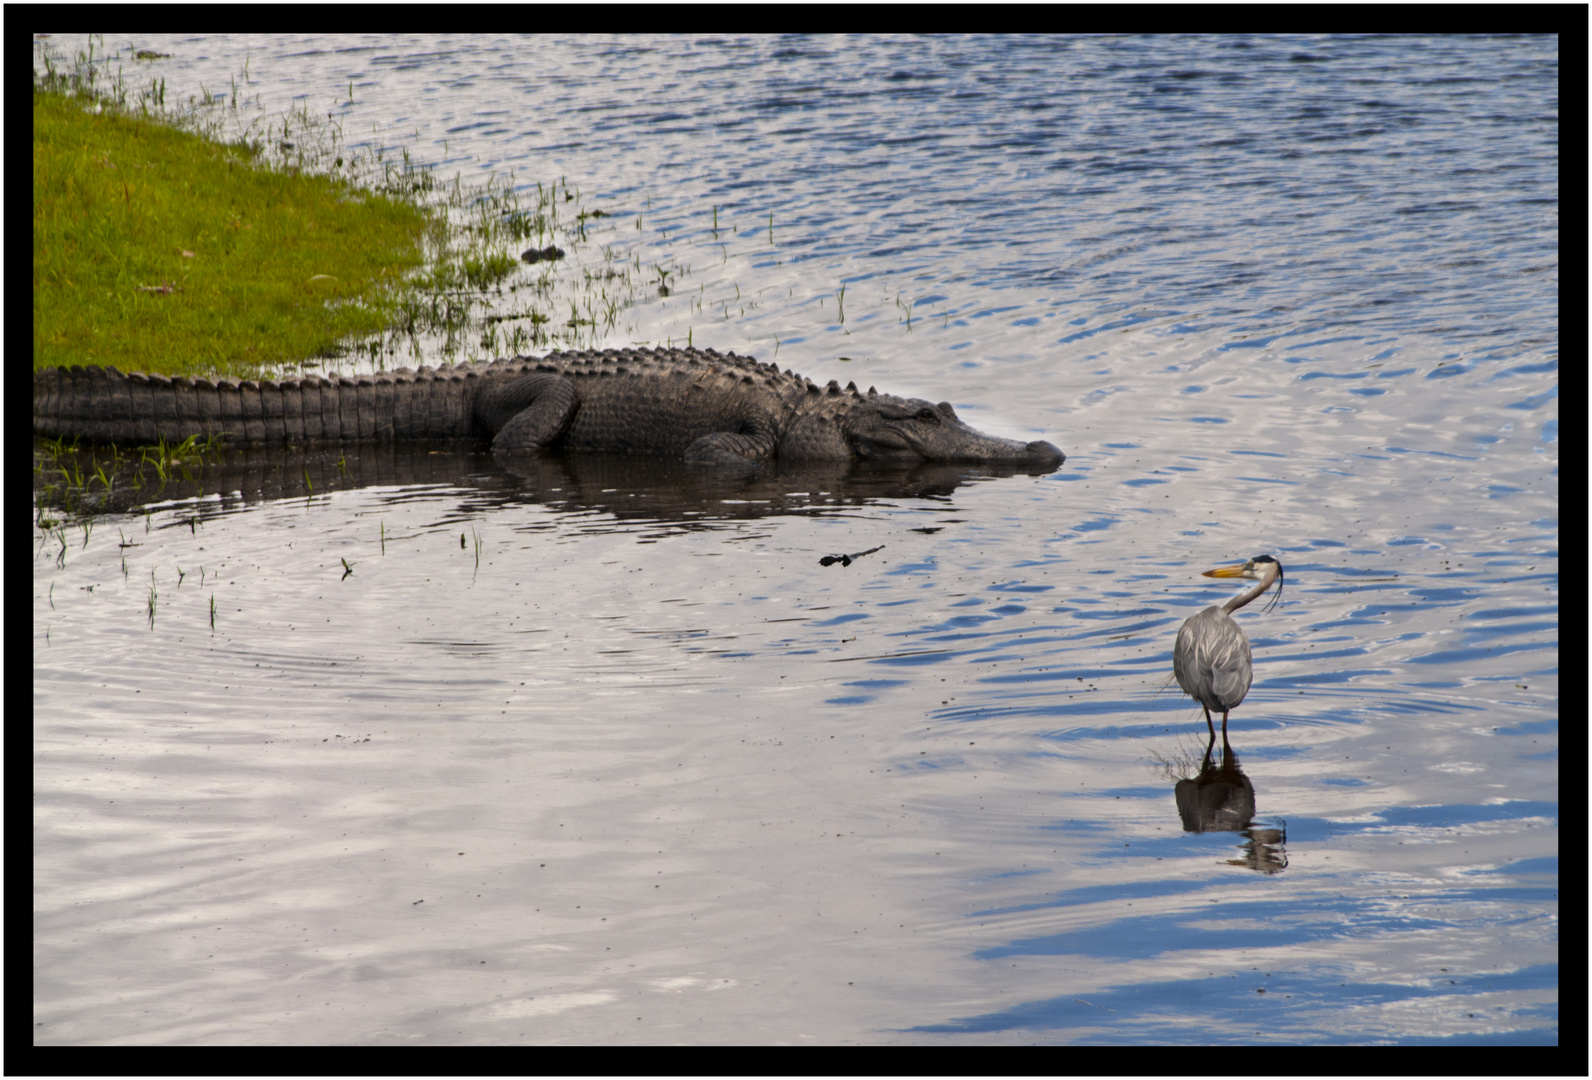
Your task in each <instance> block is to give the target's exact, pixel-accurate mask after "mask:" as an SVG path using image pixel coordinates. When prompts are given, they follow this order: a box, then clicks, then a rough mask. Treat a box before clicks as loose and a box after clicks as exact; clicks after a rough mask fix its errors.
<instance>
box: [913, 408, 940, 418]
mask: <svg viewBox="0 0 1592 1080" xmlns="http://www.w3.org/2000/svg"><path fill="white" fill-rule="evenodd" d="M939 418H940V414H939V413H937V412H935V411H934V410H933V409H919V410H918V415H917V419H919V420H938V419H939Z"/></svg>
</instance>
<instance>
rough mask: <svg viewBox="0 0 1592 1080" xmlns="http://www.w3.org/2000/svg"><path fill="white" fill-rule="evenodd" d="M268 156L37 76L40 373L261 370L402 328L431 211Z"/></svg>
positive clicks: (473, 273) (477, 276) (36, 343)
mask: <svg viewBox="0 0 1592 1080" xmlns="http://www.w3.org/2000/svg"><path fill="white" fill-rule="evenodd" d="M258 156H259V154H258V147H257V146H251V145H248V144H244V143H234V144H230V145H229V144H223V143H219V142H216V141H214V140H212V139H208V138H205V137H202V136H200V135H196V134H192V133H189V132H186V131H181V130H178V129H177V128H175V127H173V126H171V125H170V124H168V123H164V122H162V121H161V120H159V119H155V118H149V117H142V116H138V115H135V114H133V113H132V112H131V111H128V110H122V109H116V108H108V107H106V105H105V103H104V102H103V101H99V102H97V101H96V99H95V98H93V97H92V96H90V95H88V94H84V93H73V92H58V91H48V90H42V89H40V88H39V87H38V86H37V85H36V87H35V91H34V95H33V365H34V367H35V368H39V367H44V366H47V365H52V364H53V365H58V366H59V365H65V364H113V365H115V366H116V367H118V368H120V369H122V370H123V371H158V372H164V373H167V374H197V373H210V372H216V373H223V374H233V375H250V374H261V373H264V372H267V371H270V370H272V369H278V368H280V367H281V366H283V365H287V364H293V363H297V362H301V361H303V360H305V359H307V358H311V357H316V356H322V355H330V354H332V353H334V352H335V351H336V350H337V348H338V345H339V342H345V341H347V340H349V339H354V338H359V337H364V336H369V335H375V334H379V333H381V332H382V331H383V330H384V329H386V328H388V327H390V326H392V325H394V324H396V323H398V322H399V321H400V319H401V317H402V314H401V313H402V311H403V310H404V306H405V304H404V302H405V295H406V293H408V292H409V288H408V279H409V278H410V276H411V275H412V274H413V273H414V272H415V271H417V270H418V269H420V267H421V266H422V265H423V264H424V262H425V250H426V244H425V238H426V234H427V230H428V229H429V228H431V227H432V226H433V220H434V219H433V214H434V213H435V212H434V211H430V210H428V209H426V208H424V207H421V206H418V205H415V204H414V203H412V202H409V201H405V200H403V199H401V198H395V197H391V196H388V195H384V194H378V193H376V192H374V191H371V190H368V189H363V188H359V187H356V186H354V185H352V184H350V183H348V182H347V181H346V180H343V179H340V178H338V177H336V176H328V175H314V174H306V173H302V172H298V171H296V170H291V169H287V170H284V169H271V168H264V167H261V166H260V164H259V163H258V162H257V158H258ZM488 258H490V256H488ZM501 269H502V265H501V257H500V259H499V264H498V265H492V266H490V267H479V266H475V267H469V269H468V270H467V271H466V275H467V276H468V277H469V278H470V280H471V284H474V285H477V287H479V286H480V285H482V284H485V282H486V281H487V280H488V279H489V276H490V273H491V272H492V271H500V270H501ZM413 303H414V302H413V300H412V298H411V299H410V300H409V306H410V307H411V308H412V307H413Z"/></svg>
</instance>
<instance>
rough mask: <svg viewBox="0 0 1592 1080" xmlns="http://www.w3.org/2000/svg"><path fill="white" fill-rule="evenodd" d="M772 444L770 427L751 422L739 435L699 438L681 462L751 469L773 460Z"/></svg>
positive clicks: (710, 435)
mask: <svg viewBox="0 0 1592 1080" xmlns="http://www.w3.org/2000/svg"><path fill="white" fill-rule="evenodd" d="M775 443H776V437H775V434H774V430H773V428H772V427H771V426H770V425H768V424H766V423H760V422H757V421H751V422H748V423H746V424H744V425H742V429H741V430H740V431H715V432H713V433H712V434H709V435H704V436H702V437H701V438H700V439H697V440H696V441H695V442H693V443H692V444H691V445H690V446H688V447H686V450H685V460H686V461H687V462H688V463H690V464H692V465H751V464H754V463H756V462H759V461H767V460H768V459H769V458H771V457H773V456H774V446H775Z"/></svg>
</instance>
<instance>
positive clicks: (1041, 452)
mask: <svg viewBox="0 0 1592 1080" xmlns="http://www.w3.org/2000/svg"><path fill="white" fill-rule="evenodd" d="M1028 456H1029V457H1031V458H1033V459H1034V461H1036V462H1038V463H1039V464H1041V465H1048V466H1050V467H1051V468H1053V469H1054V468H1055V467H1056V466H1058V465H1060V464H1061V463H1062V462H1063V461H1066V460H1067V455H1066V454H1063V453H1062V452H1061V449H1060V448H1059V447H1057V446H1056V445H1055V444H1054V443H1048V442H1046V441H1045V440H1044V439H1035V440H1034V441H1033V442H1031V443H1029V444H1028Z"/></svg>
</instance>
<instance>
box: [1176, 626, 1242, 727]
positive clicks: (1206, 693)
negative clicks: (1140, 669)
mask: <svg viewBox="0 0 1592 1080" xmlns="http://www.w3.org/2000/svg"><path fill="white" fill-rule="evenodd" d="M1172 674H1173V675H1174V676H1176V678H1177V684H1178V685H1179V686H1181V687H1182V688H1183V692H1184V693H1186V694H1188V695H1189V696H1190V697H1192V698H1194V700H1196V701H1198V702H1199V703H1200V704H1201V705H1204V706H1205V707H1206V708H1208V709H1220V710H1222V711H1223V712H1226V711H1227V710H1229V709H1233V708H1236V707H1237V706H1238V703H1239V702H1241V701H1243V700H1244V695H1245V694H1247V693H1249V683H1250V678H1251V674H1252V673H1251V663H1250V656H1249V639H1248V638H1246V637H1244V632H1243V631H1242V630H1240V629H1239V628H1238V624H1237V623H1235V622H1234V621H1233V618H1232V616H1231V615H1228V614H1227V613H1226V612H1225V611H1223V610H1222V609H1220V608H1216V607H1210V608H1206V609H1205V610H1204V611H1202V612H1200V613H1199V614H1198V615H1195V616H1194V617H1192V618H1191V619H1189V620H1188V621H1187V622H1185V623H1184V624H1183V627H1182V629H1180V630H1179V631H1178V632H1177V644H1176V645H1175V646H1174V647H1173V649H1172Z"/></svg>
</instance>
